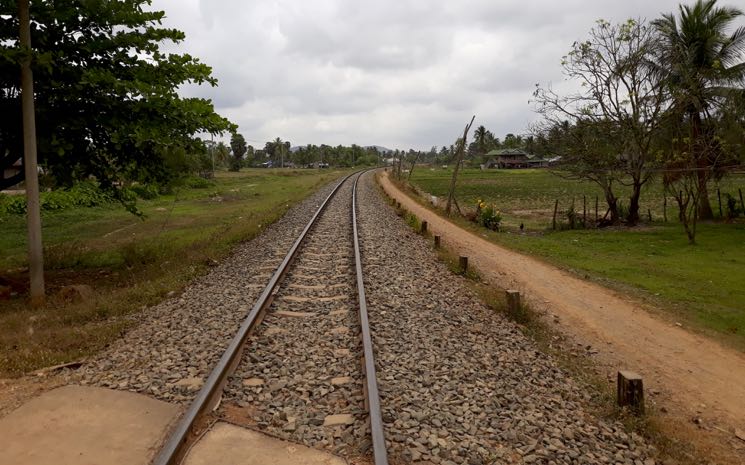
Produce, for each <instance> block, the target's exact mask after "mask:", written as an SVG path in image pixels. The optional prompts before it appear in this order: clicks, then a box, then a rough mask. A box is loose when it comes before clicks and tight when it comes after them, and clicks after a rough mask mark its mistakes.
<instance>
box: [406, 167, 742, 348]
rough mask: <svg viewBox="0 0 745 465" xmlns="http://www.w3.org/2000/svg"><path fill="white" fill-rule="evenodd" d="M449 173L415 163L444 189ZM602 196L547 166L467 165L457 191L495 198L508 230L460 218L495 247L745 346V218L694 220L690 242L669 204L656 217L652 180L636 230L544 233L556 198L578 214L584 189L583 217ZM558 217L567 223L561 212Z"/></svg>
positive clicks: (432, 188)
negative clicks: (534, 258)
mask: <svg viewBox="0 0 745 465" xmlns="http://www.w3.org/2000/svg"><path fill="white" fill-rule="evenodd" d="M451 175H452V171H450V170H440V169H438V170H434V171H432V170H430V169H429V168H421V167H420V168H419V169H418V170H417V171H415V172H414V174H413V176H412V183H413V184H414V185H415V186H416V187H418V188H420V189H422V190H424V191H426V192H429V193H431V194H433V195H437V196H443V195H446V194H447V188H448V183H449V180H450V176H451ZM712 187H713V189H712V191H713V195H712V201H713V202H712V207H713V209H714V211H715V212H716V213H718V204H717V199H716V188H717V186H716V185H713V186H712ZM738 187H739V188H742V189H743V190H745V176H742V175H739V176H733V177H729V178H726V179H724V180H723V181H722V183H721V185H720V186H719V188H720V189H721V192H723V193H724V192H730V193H736V192H737V188H738ZM622 192H623V191H622ZM599 193H600V191H599V189H597V188H595V186H594V185H592V184H590V183H580V182H577V181H568V180H565V179H561V178H559V177H556V176H554V175H552V174H551V173H550V172H548V171H546V170H502V171H481V170H465V172H464V173H463V176H462V177H461V178H460V180H459V183H458V188H457V198H458V201H459V203H460V205H461V206H462V207H463V206H472V205H473V204H474V201H475V199H476V198H482V199H486V200H487V201H489V202H495V203H496V204H497V206H498V208H500V209H501V210H502V212H503V216H504V224H505V226H506V227H505V228H504V230H503V231H502V232H491V231H487V230H486V229H484V228H479V227H477V226H476V225H475V224H474V223H468V222H466V221H465V220H463V221H461V222H460V223H461V224H463V225H464V226H466V227H469V228H472V229H474V230H478V232H479V233H480V234H482V235H486V236H487V237H488V238H490V239H491V240H493V241H495V242H497V243H499V244H502V245H506V246H508V247H511V248H513V249H516V250H519V251H522V252H525V253H528V254H531V255H534V256H538V257H541V258H543V259H545V260H546V261H548V262H550V263H553V264H556V265H558V266H560V267H563V268H566V269H570V270H573V271H575V272H577V273H578V274H580V275H581V276H585V275H586V276H588V277H591V278H592V279H594V280H596V281H599V282H601V283H603V284H605V285H607V286H609V287H612V288H615V289H617V290H620V291H621V292H624V293H627V294H629V295H632V296H634V297H636V298H640V299H642V300H644V301H647V302H648V303H650V304H652V306H654V307H659V308H660V309H662V311H663V313H664V314H665V315H667V316H668V317H669V318H670V319H671V320H674V321H680V322H683V323H686V324H689V325H693V326H695V327H697V328H699V329H701V330H703V331H704V332H707V333H709V334H713V335H715V336H716V337H717V338H719V339H721V340H724V341H727V342H728V343H731V344H732V345H734V346H735V347H737V348H739V349H740V350H745V253H743V251H745V221H744V220H743V219H742V218H740V219H739V220H738V221H736V222H733V223H724V222H713V223H703V224H700V225H699V232H698V236H697V242H698V244H697V245H695V246H690V245H688V243H687V239H686V236H685V233H684V232H683V229H682V226H680V225H679V224H677V223H676V222H674V219H675V218H676V212H675V209H674V206H673V205H668V213H667V214H668V220H669V222H667V223H664V222H662V221H661V220H662V202H663V201H662V196H663V193H662V189H661V187H660V186H659V185H658V183H655V184H652V185H650V186H648V188H647V189H646V191H645V192H644V193H643V194H642V199H641V203H642V208H643V211H645V212H646V211H647V209H648V208H649V209H651V210H652V212H653V213H652V216H653V219H654V220H655V221H653V222H652V223H645V224H642V225H641V226H639V227H637V228H633V229H628V228H608V229H601V230H594V229H592V230H591V229H588V230H563V231H550V230H549V228H550V224H551V216H552V213H553V205H554V201H555V199H557V198H558V199H559V202H560V205H568V204H569V203H570V202H571V199H572V197H574V199H575V206H577V205H579V211H580V214H581V211H582V204H581V196H582V195H586V196H587V198H588V199H590V198H591V199H593V200H592V203H590V202H589V200H588V205H589V204H592V208H591V209H590V208H589V206H588V216H590V215H592V216H593V217H594V198H595V195H599ZM577 199H580V200H579V203H578V204H577ZM625 202H626V203H628V199H625ZM560 210H561V207H560ZM601 210H602V200H601ZM590 211H591V213H589V212H590ZM603 212H604V211H601V215H602V213H603ZM645 216H646V215H645ZM561 220H563V221H565V222H566V218H565V217H563V218H561ZM521 222H522V223H524V225H525V227H526V229H525V231H524V232H522V233H521V232H520V231H519V229H518V227H517V226H518V225H519V224H520V223H521Z"/></svg>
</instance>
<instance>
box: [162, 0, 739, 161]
mask: <svg viewBox="0 0 745 465" xmlns="http://www.w3.org/2000/svg"><path fill="white" fill-rule="evenodd" d="M722 1H724V2H725V3H729V4H734V3H737V2H736V1H734V0H732V1H727V0H722ZM153 8H158V9H164V10H165V11H166V13H167V19H166V26H169V27H176V28H179V29H181V30H183V31H185V32H186V35H187V38H186V41H185V42H184V43H182V44H179V45H177V46H174V47H169V49H171V50H177V51H181V52H188V53H191V54H193V55H195V56H198V57H200V58H201V59H202V61H204V62H205V63H207V64H209V65H210V66H212V67H213V70H214V74H215V76H216V77H218V79H219V80H220V86H219V87H218V88H210V87H204V86H202V87H193V86H189V87H186V88H184V89H183V92H184V93H185V94H187V95H197V96H202V97H205V98H210V99H212V100H213V102H214V103H215V105H216V108H217V109H218V111H219V112H221V114H224V115H225V116H227V117H229V118H230V119H231V120H232V121H234V122H236V123H237V124H239V126H240V131H241V132H242V133H243V134H244V135H245V137H246V138H247V139H248V140H249V141H252V142H251V143H252V144H253V145H260V144H261V141H265V140H269V139H272V138H274V137H277V136H280V137H282V138H284V139H289V140H290V141H292V142H293V143H295V144H307V143H315V144H320V143H328V144H333V145H336V144H351V143H359V144H379V145H386V146H391V147H400V148H409V147H415V148H422V149H424V148H429V147H431V146H432V145H437V146H441V145H450V144H451V143H452V142H453V141H454V140H455V139H456V138H457V137H458V133H459V132H460V131H462V128H463V125H464V124H465V123H466V122H467V120H468V119H470V117H471V115H472V114H476V116H477V124H484V125H485V126H486V127H487V128H489V129H491V130H492V131H493V132H494V133H495V134H496V135H498V136H500V137H503V136H504V134H505V133H507V132H514V133H520V132H523V131H524V130H525V129H526V127H527V126H528V124H529V123H530V121H531V120H532V119H534V118H535V115H534V113H533V112H532V107H531V106H530V105H529V104H528V100H529V98H530V96H531V93H532V91H533V89H534V85H535V84H536V83H539V82H540V83H542V84H546V83H549V82H552V83H555V84H558V85H561V82H562V79H563V76H562V74H561V69H560V59H561V56H562V55H563V54H564V53H566V51H567V50H568V48H569V47H570V45H571V44H572V42H573V41H574V40H577V39H581V38H583V37H585V36H586V34H587V32H588V31H589V29H590V28H591V27H592V26H593V25H594V22H595V20H596V19H598V18H606V19H609V20H612V21H622V20H624V19H626V18H628V17H647V18H654V17H656V16H658V14H659V13H660V12H669V11H673V10H674V9H676V8H677V1H675V0H660V1H655V2H650V1H648V0H627V1H624V2H619V1H615V0H603V1H593V2H589V1H583V0H564V1H555V0H545V1H535V0H534V1H526V0H521V1H517V0H510V1H507V0H500V1H496V0H463V1H458V2H452V1H449V2H446V1H432V0H376V1H374V2H373V1H366V0H305V1H289V0H285V1H276V0H253V1H251V2H246V1H244V0H209V1H206V0H154V1H153Z"/></svg>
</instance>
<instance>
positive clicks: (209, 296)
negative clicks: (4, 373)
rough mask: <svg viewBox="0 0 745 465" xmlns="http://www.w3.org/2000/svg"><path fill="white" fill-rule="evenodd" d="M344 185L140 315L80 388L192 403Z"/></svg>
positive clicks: (94, 363)
mask: <svg viewBox="0 0 745 465" xmlns="http://www.w3.org/2000/svg"><path fill="white" fill-rule="evenodd" d="M339 181H340V179H339V180H335V181H332V182H331V183H329V184H327V185H325V186H323V187H322V188H320V189H319V190H318V191H317V192H315V193H313V194H312V195H311V196H309V197H308V198H307V199H305V200H304V201H302V202H299V203H298V204H297V205H295V206H293V207H291V208H290V209H289V210H288V212H287V214H285V215H284V216H283V217H282V218H281V219H280V220H278V221H277V222H275V223H273V224H271V225H269V226H267V227H266V229H265V230H264V231H263V232H262V234H260V235H259V236H257V237H256V238H254V239H253V240H251V241H247V242H245V243H243V244H240V245H239V246H238V247H237V248H236V250H235V251H234V253H233V254H231V256H230V257H228V258H227V259H226V260H225V261H223V262H222V263H220V264H219V265H218V266H216V267H215V268H213V269H212V270H210V271H209V272H208V273H207V274H206V275H204V276H202V277H200V278H198V279H197V280H195V281H194V282H193V283H191V284H190V285H189V286H188V287H186V288H185V289H184V291H183V293H182V294H181V295H178V296H174V297H172V298H169V299H167V300H165V301H163V302H161V303H160V304H158V305H156V306H153V307H151V308H148V309H146V310H144V311H142V312H140V313H138V314H137V315H135V316H133V318H136V319H137V320H138V325H137V327H136V328H134V329H133V330H131V331H129V332H128V333H127V334H126V335H125V336H124V337H123V338H122V339H120V340H119V341H117V342H116V343H114V344H112V345H111V347H109V348H108V349H107V350H105V351H103V352H102V353H100V354H98V355H97V356H96V357H94V358H92V359H90V360H88V361H87V362H86V363H85V365H84V367H83V368H81V369H80V370H79V373H78V375H77V378H76V381H77V382H79V383H81V384H89V385H96V386H102V387H109V388H114V389H122V390H128V391H134V392H141V393H146V394H150V395H152V396H154V397H156V398H158V399H161V400H166V401H171V402H188V401H190V400H192V399H193V398H194V396H195V395H196V393H197V392H198V391H199V388H201V386H202V383H203V382H204V380H205V379H206V378H207V375H208V374H209V372H210V371H211V370H212V368H213V367H214V365H215V364H216V363H217V360H218V359H219V358H220V355H222V352H223V350H224V349H225V348H226V347H227V345H228V343H229V341H230V338H231V337H232V335H233V334H234V333H235V331H236V330H237V328H238V326H239V324H240V322H241V321H242V320H243V318H244V317H245V316H246V314H247V313H248V310H249V309H250V308H251V307H252V306H253V304H254V301H255V300H256V299H257V298H258V296H259V294H260V292H261V291H262V290H263V288H264V287H265V286H266V284H267V282H268V281H269V278H270V277H271V275H272V273H273V272H274V270H275V269H276V268H277V266H278V265H279V264H280V263H281V261H282V259H283V258H284V256H285V254H286V253H287V251H288V250H289V248H290V246H291V245H292V243H293V242H294V240H295V239H296V238H297V235H298V234H300V231H302V229H303V228H304V227H305V225H306V224H307V223H308V221H309V220H310V218H311V217H312V216H313V214H314V213H315V211H316V210H317V208H318V206H319V205H320V204H321V202H323V199H325V198H326V196H327V195H328V194H329V193H330V192H331V190H332V189H333V188H334V187H335V186H336V184H338V182H339Z"/></svg>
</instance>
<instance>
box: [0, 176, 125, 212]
mask: <svg viewBox="0 0 745 465" xmlns="http://www.w3.org/2000/svg"><path fill="white" fill-rule="evenodd" d="M122 195H123V198H124V199H125V200H131V196H129V195H127V194H126V193H122ZM115 200H117V199H116V198H115V197H114V196H113V195H112V194H111V192H109V191H104V190H102V189H101V188H99V187H98V186H97V185H95V184H93V183H91V182H80V183H77V184H75V185H73V186H72V187H70V188H67V189H57V190H53V191H50V192H42V193H41V196H40V206H41V210H42V211H44V212H52V211H59V210H66V209H68V208H76V207H100V206H103V205H107V204H110V203H112V202H114V201H115ZM25 213H26V197H25V196H22V195H13V196H10V195H4V196H2V197H0V214H10V215H23V214H25Z"/></svg>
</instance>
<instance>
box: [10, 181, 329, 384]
mask: <svg viewBox="0 0 745 465" xmlns="http://www.w3.org/2000/svg"><path fill="white" fill-rule="evenodd" d="M342 174H343V172H341V171H326V170H324V171H317V170H296V171H288V170H261V169H253V170H244V171H241V172H240V173H229V172H218V173H217V177H216V179H215V182H214V185H213V186H211V187H208V188H203V189H189V188H184V189H181V190H179V191H178V192H177V193H176V194H175V195H169V196H162V197H159V198H157V199H154V200H149V201H139V202H138V206H139V208H140V209H141V210H142V211H143V212H144V213H145V218H144V219H139V218H137V217H135V216H133V215H132V214H130V213H128V212H127V211H125V210H124V209H123V208H122V207H121V206H118V205H111V206H108V207H97V208H75V209H70V210H63V211H60V212H50V213H47V212H45V213H44V214H43V215H42V223H43V232H42V234H43V239H44V244H45V268H46V270H45V275H46V280H47V290H48V295H50V296H51V298H50V299H49V301H48V304H47V306H46V308H42V309H38V310H31V309H30V308H28V307H27V305H26V298H25V296H24V292H25V286H26V280H27V277H26V272H25V270H24V267H25V266H26V236H25V235H26V224H25V218H24V217H23V216H17V215H5V216H1V217H0V227H2V231H3V234H2V235H0V277H2V278H3V280H4V281H6V282H10V283H11V284H13V287H14V290H15V291H16V292H17V293H18V295H17V296H15V297H14V298H12V299H11V300H4V301H3V300H0V377H2V376H16V375H20V374H22V373H24V372H28V371H30V370H33V369H37V368H39V367H43V366H49V365H53V364H57V363H63V362H67V361H70V360H74V359H77V358H79V357H83V356H85V355H88V354H90V353H93V352H95V351H96V350H98V349H99V348H101V347H103V346H105V345H106V344H108V343H110V342H111V341H112V340H113V339H114V338H116V337H118V335H119V334H121V332H122V331H123V330H125V329H126V327H127V326H128V325H129V324H131V323H128V321H129V320H128V319H124V318H121V317H122V316H123V315H127V314H129V313H132V312H133V311H137V310H138V309H141V308H142V307H143V306H145V305H152V304H155V303H157V302H158V301H160V300H162V299H163V297H164V296H165V295H166V294H167V293H168V292H171V291H178V290H179V289H181V288H182V287H184V286H185V285H186V284H188V282H189V281H190V280H191V279H193V278H194V277H195V276H197V275H199V274H201V273H203V272H205V270H206V269H207V261H208V259H218V260H219V259H220V258H223V257H224V256H226V255H227V254H228V253H229V252H230V250H232V248H233V247H234V246H235V245H236V244H237V243H238V242H240V241H244V240H248V239H250V238H252V237H254V236H255V235H257V234H258V233H259V232H260V231H261V230H262V229H263V228H264V227H265V226H266V225H267V224H269V223H271V222H273V221H276V220H277V219H278V218H280V217H281V216H282V215H283V214H284V213H285V212H286V211H287V209H288V208H289V207H290V206H292V205H293V204H295V203H297V202H298V201H300V200H302V199H303V198H305V197H306V196H308V195H309V194H310V193H312V192H313V191H315V190H316V189H317V188H318V187H320V186H321V185H323V184H325V183H327V182H329V181H331V180H332V179H334V178H337V177H339V176H341V175H342ZM68 284H88V285H91V286H92V287H93V288H94V297H93V298H92V299H91V300H90V301H88V302H84V303H78V304H71V303H67V302H62V301H61V300H60V299H57V298H55V297H54V295H55V292H56V291H57V290H58V289H59V288H60V287H61V286H64V285H68Z"/></svg>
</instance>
